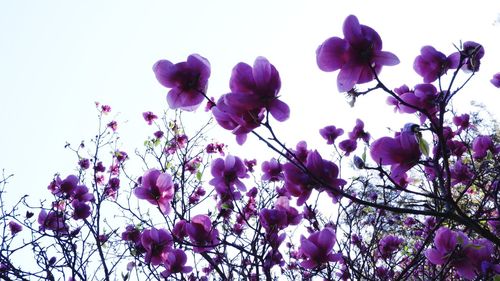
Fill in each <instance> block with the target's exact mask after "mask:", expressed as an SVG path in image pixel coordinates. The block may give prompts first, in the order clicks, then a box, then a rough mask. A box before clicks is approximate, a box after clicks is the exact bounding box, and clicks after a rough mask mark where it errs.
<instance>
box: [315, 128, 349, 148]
mask: <svg viewBox="0 0 500 281" xmlns="http://www.w3.org/2000/svg"><path fill="white" fill-rule="evenodd" d="M319 133H320V135H321V136H322V137H323V138H324V139H325V140H326V144H334V143H335V140H336V139H337V138H338V137H339V136H341V135H343V134H344V130H342V129H341V128H338V129H337V128H336V127H335V126H333V125H332V126H326V127H324V128H323V129H321V130H319Z"/></svg>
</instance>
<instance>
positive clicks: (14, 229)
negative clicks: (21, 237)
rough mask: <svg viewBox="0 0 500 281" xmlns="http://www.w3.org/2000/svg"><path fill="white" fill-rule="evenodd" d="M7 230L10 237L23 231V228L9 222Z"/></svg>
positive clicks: (13, 222)
mask: <svg viewBox="0 0 500 281" xmlns="http://www.w3.org/2000/svg"><path fill="white" fill-rule="evenodd" d="M9 230H10V233H11V234H12V235H16V234H17V233H19V232H21V231H22V230H23V226H22V225H20V224H18V223H17V222H15V221H9Z"/></svg>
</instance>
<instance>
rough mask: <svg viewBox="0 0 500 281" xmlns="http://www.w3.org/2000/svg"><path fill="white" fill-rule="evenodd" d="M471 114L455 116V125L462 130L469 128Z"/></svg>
mask: <svg viewBox="0 0 500 281" xmlns="http://www.w3.org/2000/svg"><path fill="white" fill-rule="evenodd" d="M469 119H470V116H469V114H462V115H460V116H458V115H457V116H453V124H455V125H456V126H457V127H459V128H460V129H466V128H468V127H469V124H470V123H469Z"/></svg>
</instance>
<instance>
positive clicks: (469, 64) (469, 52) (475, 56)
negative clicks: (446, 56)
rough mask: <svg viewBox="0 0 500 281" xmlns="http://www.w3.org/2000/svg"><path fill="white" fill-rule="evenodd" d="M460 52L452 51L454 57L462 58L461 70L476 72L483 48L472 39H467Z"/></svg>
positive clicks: (482, 54)
mask: <svg viewBox="0 0 500 281" xmlns="http://www.w3.org/2000/svg"><path fill="white" fill-rule="evenodd" d="M462 47H463V48H462V51H460V53H454V54H452V56H455V59H456V58H457V57H458V56H461V57H462V58H463V59H464V65H463V66H462V70H464V71H466V72H477V71H479V66H480V65H481V58H482V57H483V56H484V48H483V46H481V44H478V43H476V42H474V41H467V42H465V43H464V44H463V46H462Z"/></svg>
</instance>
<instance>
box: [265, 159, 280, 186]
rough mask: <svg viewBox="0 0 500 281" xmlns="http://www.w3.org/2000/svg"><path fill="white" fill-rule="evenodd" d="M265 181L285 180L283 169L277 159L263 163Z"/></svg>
mask: <svg viewBox="0 0 500 281" xmlns="http://www.w3.org/2000/svg"><path fill="white" fill-rule="evenodd" d="M262 172H263V173H264V174H263V175H262V180H263V181H280V180H283V179H284V176H283V167H282V165H281V163H280V162H278V161H277V160H276V159H275V158H271V160H269V161H264V162H262Z"/></svg>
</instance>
